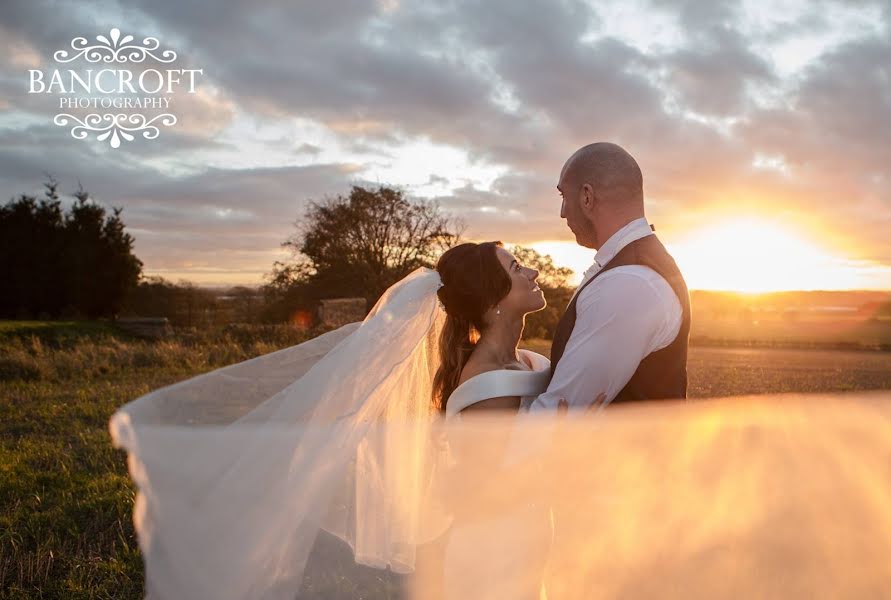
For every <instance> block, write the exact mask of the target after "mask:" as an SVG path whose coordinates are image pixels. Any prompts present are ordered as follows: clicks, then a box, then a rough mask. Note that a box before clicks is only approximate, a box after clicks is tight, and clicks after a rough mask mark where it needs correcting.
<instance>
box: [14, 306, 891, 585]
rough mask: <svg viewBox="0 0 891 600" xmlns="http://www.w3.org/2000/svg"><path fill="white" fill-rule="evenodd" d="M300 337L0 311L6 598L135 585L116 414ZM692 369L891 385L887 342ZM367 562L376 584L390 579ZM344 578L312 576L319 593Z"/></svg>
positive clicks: (730, 386)
mask: <svg viewBox="0 0 891 600" xmlns="http://www.w3.org/2000/svg"><path fill="white" fill-rule="evenodd" d="M303 339H305V334H302V333H299V332H296V331H294V330H292V329H289V328H287V327H266V328H250V327H232V328H229V329H228V330H225V331H217V332H205V333H188V334H178V335H176V336H175V337H174V338H172V339H169V340H165V341H144V340H139V339H136V338H133V337H131V336H128V335H126V334H122V333H119V332H117V331H116V330H115V329H114V328H112V327H111V326H110V325H107V324H101V323H22V322H0V482H2V483H0V598H141V597H142V585H143V582H142V578H143V572H142V568H143V566H142V560H141V557H140V554H139V550H138V545H137V541H136V537H135V533H134V530H133V525H132V521H131V511H132V507H133V499H134V494H135V490H134V489H133V486H132V483H131V481H130V479H129V476H128V474H127V468H126V455H125V453H124V452H123V451H119V450H114V449H113V448H112V447H111V444H110V438H109V435H108V418H109V417H110V416H111V414H112V413H113V412H114V411H115V410H116V409H117V408H118V407H119V406H121V405H122V404H125V403H126V402H128V401H130V400H132V399H134V398H136V397H138V396H140V395H142V394H145V393H147V392H148V391H150V390H152V389H155V388H158V387H161V386H164V385H168V384H170V383H173V382H175V381H179V380H182V379H184V378H187V377H189V376H192V375H195V374H198V373H202V372H205V371H208V370H211V369H214V368H218V367H220V366H224V365H226V364H231V363H233V362H238V361H241V360H245V359H247V358H250V357H253V356H257V355H259V354H264V353H267V352H271V351H274V350H276V349H278V348H282V347H286V346H288V345H292V344H295V343H299V342H300V341H302V340H303ZM526 345H527V346H528V347H530V348H532V349H534V350H537V351H540V352H542V353H544V354H547V353H548V347H547V343H546V342H535V341H533V342H530V343H528V344H526ZM689 371H690V395H691V397H698V398H702V397H707V396H715V395H735V394H742V393H776V392H786V391H846V390H867V389H891V353H887V352H866V351H838V350H789V349H755V348H742V349H736V348H724V347H695V348H693V349H691V353H690V361H689ZM362 573H363V575H362V577H363V578H364V581H363V582H360V583H361V587H362V588H363V589H366V590H367V589H374V590H379V591H380V594H379V595H378V597H387V596H388V595H389V594H390V592H391V591H392V590H393V589H394V585H395V584H394V583H393V581H391V580H390V579H389V578H388V577H387V576H386V575H385V574H384V575H382V574H380V572H376V571H372V570H367V571H363V572H362ZM344 585H346V584H345V583H344V582H343V581H337V580H334V579H332V580H330V581H319V582H314V588H313V594H312V595H313V597H319V598H322V597H332V596H331V595H330V594H331V592H332V590H337V591H338V593H342V592H343V591H344V589H345V588H344V587H343V586H344ZM348 595H350V594H349V592H348Z"/></svg>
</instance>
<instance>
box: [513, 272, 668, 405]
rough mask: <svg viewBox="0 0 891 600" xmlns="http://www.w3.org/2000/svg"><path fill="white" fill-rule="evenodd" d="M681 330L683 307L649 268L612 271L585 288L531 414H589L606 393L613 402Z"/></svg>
mask: <svg viewBox="0 0 891 600" xmlns="http://www.w3.org/2000/svg"><path fill="white" fill-rule="evenodd" d="M680 326H681V305H680V301H679V300H678V298H677V296H676V295H675V293H674V291H673V290H672V289H671V286H670V285H669V284H668V282H667V281H665V279H664V278H662V277H661V276H660V275H659V274H657V273H656V272H655V271H653V270H652V269H650V268H649V267H644V266H640V265H629V266H623V267H617V268H615V269H612V270H610V271H608V272H606V273H604V274H603V275H601V276H600V277H598V279H597V281H595V282H593V283H592V284H590V285H588V286H587V287H586V288H584V289H583V290H582V291H581V292H580V293H579V296H578V299H577V301H576V323H575V327H574V328H573V330H572V334H571V335H570V337H569V340H568V342H567V344H566V348H565V350H564V352H563V356H562V358H561V359H560V362H558V363H557V367H556V369H555V371H554V376H553V377H552V378H551V382H550V384H549V385H548V389H547V390H546V391H545V392H544V393H543V394H541V395H540V396H538V397H537V398H536V399H535V400H533V401H532V403H531V404H530V406H529V411H530V412H535V411H539V410H549V409H551V410H555V409H556V408H557V406H558V403H559V402H560V400H566V402H567V404H568V405H569V408H570V410H572V409H586V408H588V407H589V406H591V404H592V403H593V402H594V400H595V398H597V396H598V395H599V394H601V393H605V394H606V399H605V401H604V403H603V405H604V406H605V405H606V404H609V403H610V402H612V400H613V399H614V398H615V397H616V396H617V395H618V393H619V392H620V391H621V390H622V388H624V387H625V385H626V384H627V383H628V381H629V380H630V379H631V376H632V375H634V372H635V371H636V370H637V367H638V365H639V364H640V361H641V360H643V359H644V358H645V357H646V356H647V355H648V354H650V353H651V352H655V351H656V350H659V349H661V348H664V347H665V346H667V345H669V344H670V343H671V342H672V341H673V340H674V339H675V337H677V334H678V332H679V331H680Z"/></svg>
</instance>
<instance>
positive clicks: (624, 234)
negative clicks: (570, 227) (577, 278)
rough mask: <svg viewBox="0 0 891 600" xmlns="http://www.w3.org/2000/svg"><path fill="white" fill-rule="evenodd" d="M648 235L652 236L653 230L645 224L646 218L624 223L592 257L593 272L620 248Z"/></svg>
mask: <svg viewBox="0 0 891 600" xmlns="http://www.w3.org/2000/svg"><path fill="white" fill-rule="evenodd" d="M648 235H653V230H652V228H650V224H649V223H647V219H646V217H641V218H639V219H635V220H633V221H630V222H628V223H626V224H625V226H624V227H622V228H621V229H620V230H618V231H617V232H615V233H614V234H613V235H611V236H610V238H609V239H608V240H606V242H605V243H604V244H603V245H602V246H601V247H600V249H599V250H598V251H597V254H595V255H594V264H593V265H591V268H592V269H595V270H600V269H602V268H603V266H604V265H605V264H606V263H608V262H609V261H611V260H612V259H613V258H614V257H615V256H616V254H618V253H619V252H621V251H622V248H624V247H625V246H627V245H628V244H630V243H631V242H635V241H637V240H639V239H640V238H642V237H646V236H648Z"/></svg>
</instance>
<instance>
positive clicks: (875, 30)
mask: <svg viewBox="0 0 891 600" xmlns="http://www.w3.org/2000/svg"><path fill="white" fill-rule="evenodd" d="M608 8H609V7H607V6H606V5H602V4H598V3H593V2H586V1H582V0H564V1H560V2H550V1H547V2H546V1H544V0H535V1H533V2H524V3H517V2H513V1H511V0H487V1H483V0H455V1H453V2H448V3H441V2H411V3H384V2H377V1H372V0H368V1H360V0H345V1H342V2H311V1H308V0H307V1H300V2H292V1H285V0H262V1H259V2H251V3H248V2H236V1H230V2H221V3H215V4H214V8H213V11H212V12H208V10H207V5H206V3H205V2H203V1H199V0H177V1H173V0H159V1H155V2H151V3H145V2H137V1H136V0H119V1H118V2H112V1H111V0H108V1H107V2H105V1H102V2H96V3H92V4H90V5H89V6H88V7H85V6H83V5H79V6H78V7H75V6H74V5H71V6H57V5H55V4H51V3H49V2H47V1H44V0H35V1H34V2H27V3H26V2H21V3H13V4H12V6H11V7H9V9H8V10H7V9H6V7H5V8H4V11H3V12H2V14H0V28H2V30H3V31H4V32H15V36H14V38H10V39H12V40H13V44H12V48H13V51H12V52H9V53H7V56H6V57H5V58H4V59H3V60H4V61H5V62H0V104H2V106H4V107H5V110H6V111H7V114H6V115H5V116H4V119H3V120H2V121H0V135H2V136H3V138H4V142H8V143H5V144H4V148H3V149H2V150H0V160H3V163H4V164H3V165H2V166H0V183H2V185H3V186H4V189H7V190H13V189H15V190H18V189H19V188H20V187H21V186H28V185H30V186H32V187H33V186H34V185H35V182H36V180H37V179H38V178H39V175H40V172H41V171H42V170H49V171H52V172H54V173H58V176H59V178H60V179H63V180H69V181H73V180H74V179H76V178H77V177H80V178H81V179H82V180H83V181H84V182H85V185H86V186H88V187H92V188H95V189H96V190H97V191H98V192H101V194H102V195H103V196H106V197H109V198H119V199H121V201H122V202H126V203H127V206H128V208H127V211H125V214H127V213H129V214H131V215H132V219H133V221H134V226H136V227H138V228H139V230H140V232H141V233H140V235H141V236H142V239H144V240H145V241H144V242H140V244H141V245H142V246H141V251H142V252H145V253H147V256H151V257H152V258H151V260H152V261H158V264H165V265H166V264H171V261H174V260H175V259H174V257H176V256H180V257H186V256H189V255H190V253H191V252H194V253H196V255H197V254H200V255H201V256H204V257H205V258H204V259H203V260H204V262H205V263H207V264H208V265H213V264H216V265H225V259H224V254H220V255H219V256H220V258H219V259H216V262H214V260H215V259H213V258H212V257H211V253H212V252H213V250H212V249H213V248H214V244H215V243H219V240H220V239H221V237H220V236H237V235H238V234H239V232H240V233H242V234H243V236H244V237H242V238H238V241H232V242H231V248H240V249H241V250H242V251H250V252H257V253H259V254H256V255H254V258H244V257H245V256H248V255H243V257H242V258H240V259H238V260H239V261H240V262H239V265H242V266H241V267H239V269H241V268H242V267H243V266H244V265H247V264H249V263H250V260H255V259H257V257H262V259H263V260H267V259H268V257H269V255H268V254H265V255H264V254H262V253H263V252H267V251H268V249H270V248H273V247H275V246H276V245H277V244H278V243H279V242H280V241H281V239H279V238H280V236H281V235H282V233H284V231H285V230H286V229H287V228H286V227H282V226H280V225H279V224H280V223H282V221H283V219H285V218H286V215H292V214H293V213H294V211H293V210H292V209H294V208H295V207H298V206H300V203H301V200H299V199H300V198H306V197H313V196H320V195H323V194H325V193H337V192H340V191H345V190H346V189H347V187H348V185H349V183H350V182H353V181H362V180H363V179H366V178H367V179H372V180H374V179H375V175H374V174H375V173H378V172H381V169H384V172H388V173H397V174H398V173H403V174H404V173H406V172H410V173H411V175H412V177H411V178H410V179H411V181H413V182H416V183H413V184H411V185H415V186H416V187H417V188H418V189H423V190H427V191H425V192H424V193H425V194H427V195H430V196H434V197H436V198H437V199H438V200H439V201H440V202H441V203H442V205H443V206H444V207H445V208H447V209H449V210H452V211H454V212H455V213H461V214H464V215H467V217H468V221H469V222H468V225H469V228H468V231H467V234H468V235H469V236H471V237H474V236H478V237H484V238H487V239H498V238H506V237H508V236H510V237H516V238H517V239H510V240H505V241H509V242H522V243H528V242H531V241H536V240H542V239H565V240H570V239H571V235H570V234H569V232H568V230H566V228H565V226H564V224H563V222H562V220H561V219H559V207H555V205H554V203H555V202H556V199H555V192H554V185H555V183H556V177H557V175H558V173H559V170H560V167H561V166H562V164H563V161H564V160H565V159H566V157H568V156H569V155H570V154H571V153H572V152H573V151H574V150H575V149H576V148H578V147H579V146H581V145H583V144H586V143H589V142H591V141H597V140H611V141H615V142H618V143H620V144H622V145H623V146H625V147H626V148H627V149H628V150H629V151H631V152H632V154H633V155H634V156H635V157H636V158H637V159H638V162H639V163H640V164H641V167H642V168H643V171H644V181H645V190H646V194H647V197H648V201H649V203H650V204H649V210H650V215H651V217H652V219H653V220H654V221H656V222H657V223H658V224H659V225H660V233H663V232H664V233H665V234H666V235H667V236H680V235H683V233H684V232H685V231H686V230H687V229H689V228H691V227H694V226H702V225H703V223H704V222H705V220H706V219H707V218H713V216H714V213H716V211H719V209H720V210H723V211H724V212H725V213H728V214H729V213H730V212H732V211H733V210H737V211H739V212H741V213H744V212H746V211H754V212H758V211H760V212H762V213H764V212H767V213H770V212H771V211H774V212H775V213H776V214H777V215H778V216H779V217H780V218H787V219H789V220H790V222H791V221H793V220H801V221H802V222H806V223H807V226H809V227H814V228H817V229H819V230H820V231H822V230H823V229H822V228H825V229H826V230H827V231H828V230H831V231H832V232H833V233H832V235H833V236H834V237H835V238H838V241H839V244H841V245H844V244H845V243H847V244H848V246H849V249H850V251H851V252H855V251H856V252H857V253H858V258H864V259H871V260H880V261H885V262H891V242H889V241H888V240H887V234H886V232H887V230H888V226H889V225H891V223H889V218H891V210H889V208H891V196H889V191H888V190H889V189H891V188H889V185H888V184H889V181H891V164H889V162H888V160H887V157H888V156H891V146H889V145H891V129H889V128H891V118H889V115H891V73H889V70H888V65H889V64H891V42H889V39H891V6H889V4H888V3H887V2H875V3H869V2H861V3H857V4H856V5H850V4H847V3H841V2H829V1H826V2H821V3H820V5H819V10H816V9H815V10H813V11H810V10H809V9H808V5H804V6H803V7H799V8H796V7H795V6H792V7H791V8H789V7H786V6H785V5H784V6H783V7H776V8H772V7H765V6H761V5H758V4H757V3H748V2H746V3H743V2H741V1H733V0H727V1H721V2H705V1H695V0H690V1H670V2H669V1H661V0H652V1H650V2H647V1H646V0H640V1H639V2H637V3H635V4H634V8H633V10H634V11H635V12H633V13H632V16H631V18H633V19H634V20H635V22H619V21H617V17H616V13H615V11H612V10H608ZM50 14H52V15H54V17H55V18H52V19H49V18H48V15H50ZM830 17H831V18H830ZM116 18H122V19H123V20H124V21H125V22H126V24H127V26H128V27H131V28H132V29H133V30H134V32H144V33H146V34H148V33H151V34H153V35H156V36H158V37H159V38H160V39H161V40H162V44H166V45H172V46H174V47H175V48H176V49H177V50H178V51H179V52H180V55H181V56H182V57H183V60H184V61H186V62H187V63H188V64H189V65H192V66H200V67H202V68H204V72H205V85H203V86H201V92H200V93H199V94H196V95H195V96H189V97H183V98H178V99H177V111H178V115H179V117H180V123H179V124H178V125H177V127H176V129H175V130H170V131H165V132H164V133H163V138H162V139H159V140H156V141H155V142H153V143H141V144H131V145H129V146H126V147H122V148H121V149H120V150H119V151H118V152H116V153H110V152H107V151H105V150H104V149H100V148H97V147H96V145H94V144H88V143H84V142H79V141H76V140H71V139H70V136H69V137H68V138H66V135H65V134H64V132H63V131H62V130H61V129H59V128H56V129H53V127H52V126H45V127H44V126H40V123H41V121H40V119H45V118H46V117H47V115H48V114H50V113H49V111H48V109H46V108H45V107H42V106H40V107H38V106H37V103H35V101H34V99H33V98H29V97H28V96H27V94H23V93H22V92H21V88H19V87H17V86H19V84H20V83H21V81H22V73H23V70H22V69H23V65H25V64H33V63H34V62H35V61H36V60H41V59H45V58H46V57H48V56H51V53H52V51H53V50H55V49H58V48H59V47H62V46H64V45H65V44H67V42H68V41H70V39H71V38H72V37H73V36H75V35H84V34H87V33H89V32H92V31H94V30H96V29H97V26H103V27H104V26H106V25H107V24H109V23H111V22H112V21H113V20H114V19H116ZM623 18H625V19H626V20H627V19H628V18H629V17H628V16H627V15H624V14H623ZM666 27H668V28H669V29H670V34H665V35H662V33H664V31H663V30H664V29H665V28H666ZM100 28H101V27H100ZM652 37H657V38H658V39H659V42H658V43H654V42H653V40H652V39H650V38H652ZM814 40H818V42H815V41H814ZM796 44H797V45H796ZM797 47H801V48H805V49H806V52H802V53H801V57H800V58H796V57H795V56H794V52H791V53H790V48H791V49H793V50H794V49H795V48H797ZM790 57H791V60H790ZM15 122H17V123H18V124H17V125H15V124H12V125H10V123H15ZM43 122H46V121H43ZM295 124H299V125H295ZM420 144H427V145H429V146H436V147H448V148H451V149H457V150H458V151H459V152H460V153H462V154H463V156H464V157H465V160H464V161H463V163H462V162H461V161H452V162H453V164H452V165H451V166H447V165H440V164H422V161H418V160H417V157H415V156H411V153H412V152H417V151H418V150H417V148H419V147H422V146H420ZM431 156H433V154H431ZM765 157H767V158H765ZM431 160H432V159H431ZM400 164H403V165H408V166H407V167H405V166H403V167H402V168H401V170H400V168H398V166H399V165H400ZM461 164H464V165H465V166H466V168H469V167H470V166H472V167H474V168H477V167H479V169H478V170H480V171H486V172H489V171H491V172H493V173H496V175H495V176H493V177H491V178H489V180H487V181H485V182H484V181H482V179H481V178H479V177H477V178H476V179H474V178H473V177H471V176H469V175H468V174H467V173H465V172H462V170H461V169H462V167H460V166H456V165H461ZM394 165H395V166H394ZM770 165H774V168H771V167H770ZM776 165H782V168H775V167H776ZM385 167H386V168H385ZM407 170H408V171H407ZM418 170H420V171H423V172H417V173H416V172H415V171H418ZM425 182H426V183H425ZM383 183H393V184H396V185H400V184H403V185H404V184H407V180H396V181H388V182H383ZM17 186H18V187H17ZM425 186H426V187H425ZM430 190H435V191H430ZM444 190H445V191H444ZM288 218H291V217H288ZM128 223H129V222H128ZM264 236H268V237H265V238H264ZM234 239H235V238H233V240H234ZM244 244H247V248H244V247H242V246H243V245H244ZM264 249H266V250H264ZM177 260H179V262H181V263H182V262H188V260H191V259H186V258H181V259H177ZM233 260H235V259H233ZM255 264H256V265H258V266H257V269H258V270H262V269H265V268H268V265H264V266H263V267H262V268H260V266H261V265H260V262H257V263H255Z"/></svg>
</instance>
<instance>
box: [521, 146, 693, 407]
mask: <svg viewBox="0 0 891 600" xmlns="http://www.w3.org/2000/svg"><path fill="white" fill-rule="evenodd" d="M557 190H558V191H559V192H560V195H561V196H562V198H563V205H562V207H561V209H560V216H561V217H562V218H564V219H566V224H567V225H568V226H569V229H570V230H572V232H573V233H574V234H575V239H576V242H577V243H578V244H580V245H582V246H585V247H586V248H592V249H596V250H597V254H596V255H595V256H594V264H593V265H591V267H590V268H589V269H588V270H587V271H585V274H584V278H583V279H582V282H581V283H580V284H579V286H578V288H577V289H576V291H575V294H574V295H573V297H572V300H570V302H569V305H568V306H567V308H566V312H565V313H564V314H563V317H562V318H561V319H560V322H559V323H558V324H557V329H556V332H555V333H554V341H553V345H552V346H551V379H550V384H549V385H548V389H547V391H546V392H545V393H544V394H542V395H540V396H538V397H537V398H536V399H535V400H534V401H533V403H532V405H531V407H530V409H531V410H533V411H534V410H539V409H548V408H552V409H553V408H558V407H559V406H560V405H565V404H567V403H568V406H569V409H570V410H573V408H576V409H583V408H588V407H589V406H590V403H591V401H592V399H594V398H596V397H597V396H598V395H599V394H600V393H601V392H603V393H604V394H605V395H606V399H605V400H604V401H603V404H602V405H600V408H603V407H605V406H606V405H607V404H609V403H611V402H627V401H631V400H659V399H669V398H686V397H687V342H688V339H689V335H690V298H689V294H688V292H687V285H686V283H685V282H684V277H683V276H682V275H681V272H680V270H678V267H677V265H676V264H675V262H674V259H673V258H672V257H671V256H670V255H669V254H668V252H667V251H666V250H665V247H664V246H663V245H662V243H661V242H660V241H659V239H658V238H657V237H656V235H655V234H654V233H653V232H654V231H655V228H653V227H652V226H651V225H649V224H648V222H647V220H646V217H645V216H644V199H643V177H642V175H641V172H640V167H638V165H637V162H636V161H635V160H634V158H633V157H632V156H631V155H630V154H628V152H626V151H625V150H624V149H623V148H622V147H620V146H618V145H616V144H611V143H608V142H598V143H595V144H589V145H587V146H585V147H583V148H580V149H579V150H577V151H576V152H575V153H574V154H573V155H572V156H570V157H569V160H567V161H566V164H564V165H563V170H562V171H561V173H560V180H559V183H558V184H557Z"/></svg>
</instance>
